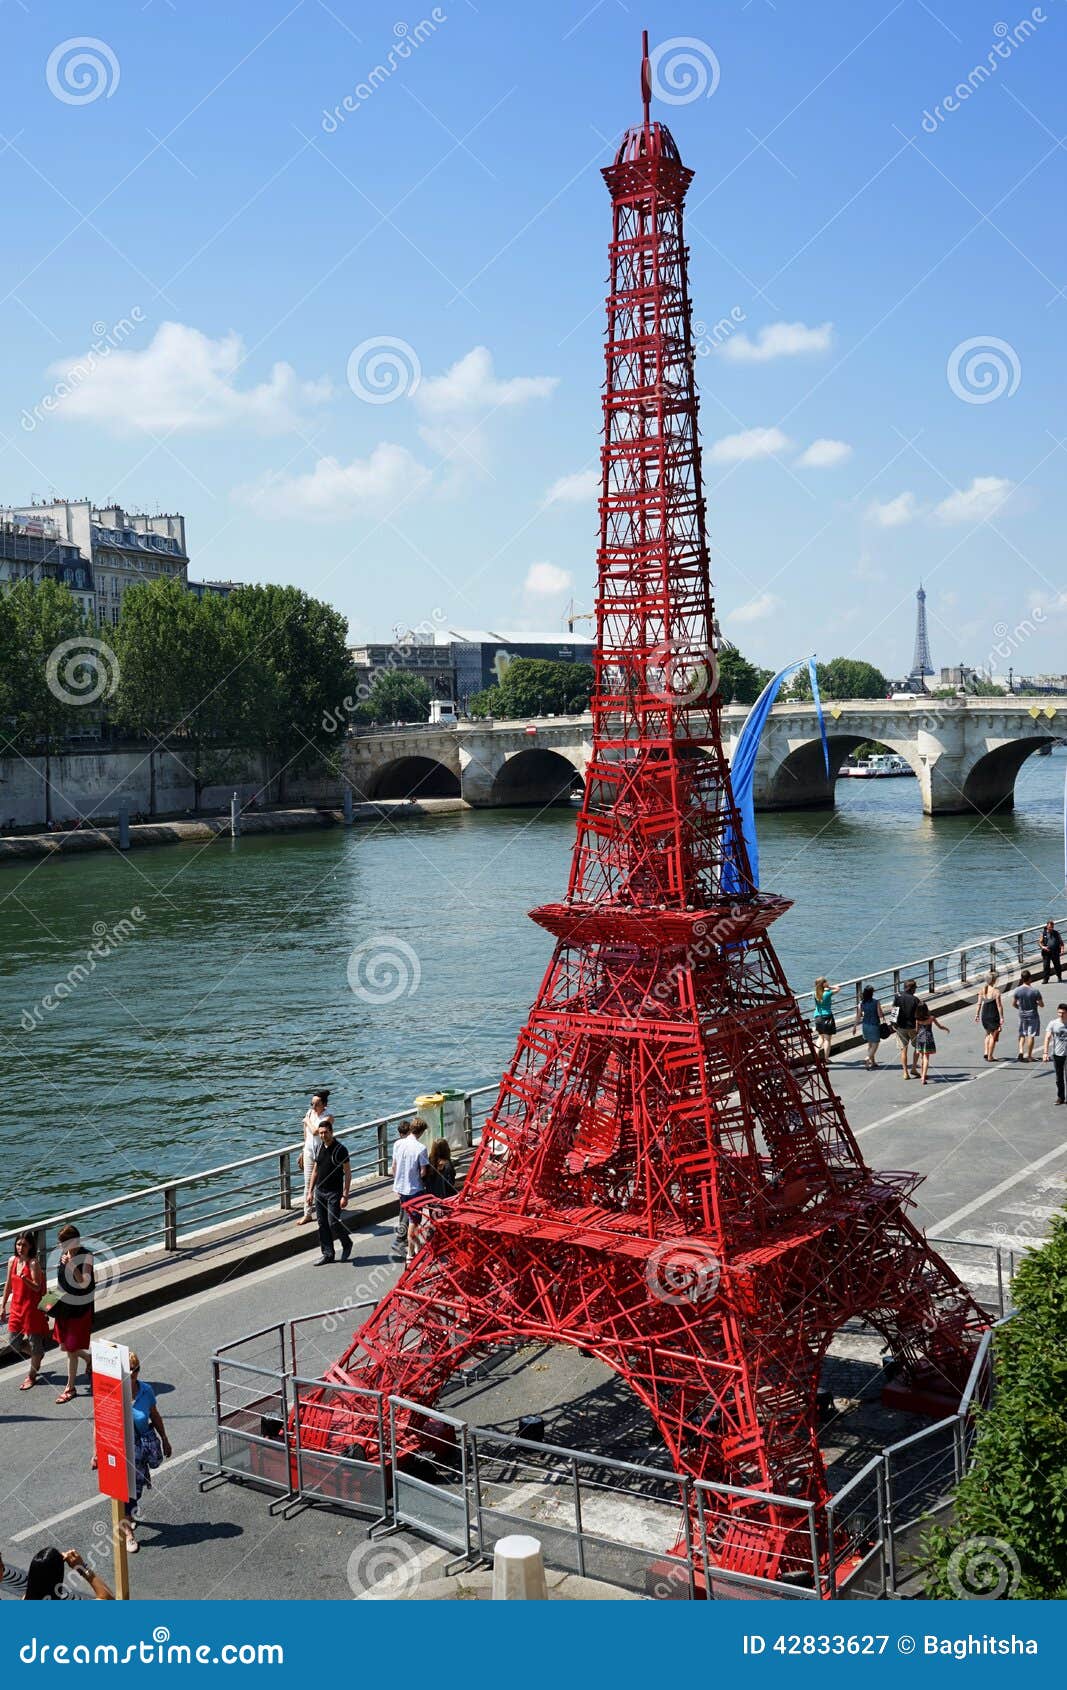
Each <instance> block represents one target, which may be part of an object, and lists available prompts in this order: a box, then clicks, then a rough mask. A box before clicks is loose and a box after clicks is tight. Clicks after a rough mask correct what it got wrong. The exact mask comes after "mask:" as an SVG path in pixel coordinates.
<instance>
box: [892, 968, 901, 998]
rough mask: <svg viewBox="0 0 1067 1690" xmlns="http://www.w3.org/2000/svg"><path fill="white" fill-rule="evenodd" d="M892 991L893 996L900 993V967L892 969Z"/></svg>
mask: <svg viewBox="0 0 1067 1690" xmlns="http://www.w3.org/2000/svg"><path fill="white" fill-rule="evenodd" d="M893 993H894V996H898V995H899V993H900V969H899V968H894V970H893Z"/></svg>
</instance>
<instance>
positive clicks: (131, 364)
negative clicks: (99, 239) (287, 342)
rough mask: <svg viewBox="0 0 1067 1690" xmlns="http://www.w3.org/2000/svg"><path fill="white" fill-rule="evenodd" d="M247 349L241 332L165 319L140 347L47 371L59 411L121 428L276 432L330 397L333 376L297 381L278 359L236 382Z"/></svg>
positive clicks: (90, 356)
mask: <svg viewBox="0 0 1067 1690" xmlns="http://www.w3.org/2000/svg"><path fill="white" fill-rule="evenodd" d="M244 355H245V354H244V342H243V341H242V339H241V337H240V335H238V334H227V335H223V336H222V337H221V339H219V340H211V339H210V338H209V336H208V335H205V334H201V332H200V330H199V329H194V328H190V327H189V325H188V324H187V323H161V324H160V326H159V328H158V329H157V330H156V332H155V334H154V336H153V337H152V340H151V342H150V343H149V345H148V346H146V347H145V348H144V350H143V351H142V352H126V351H122V350H113V351H111V352H110V353H109V354H108V355H107V356H104V355H102V354H101V353H99V352H96V353H94V352H92V351H90V352H87V353H85V354H84V355H83V357H81V358H80V359H60V360H59V361H58V362H57V363H55V364H52V365H51V366H50V367H49V371H48V373H49V375H51V376H55V377H56V378H57V382H58V384H59V385H60V386H61V388H62V389H64V390H65V391H60V393H59V396H58V400H57V404H56V413H57V414H58V415H60V416H64V417H71V418H76V419H77V420H79V421H82V422H95V423H103V424H104V425H105V427H108V428H110V429H112V430H113V431H114V432H115V433H119V434H128V433H130V432H131V431H134V430H137V429H144V430H146V431H147V432H149V433H153V434H155V433H169V432H171V431H178V430H183V431H186V432H190V433H191V432H192V431H193V430H199V429H216V428H224V427H228V426H234V427H248V428H253V429H256V430H258V431H260V432H262V433H266V434H279V433H284V432H285V431H286V430H289V429H293V428H295V427H297V425H298V424H299V423H300V421H301V417H302V415H303V413H304V411H306V410H307V409H308V408H309V407H310V406H314V405H318V404H321V403H322V401H323V400H324V399H328V398H329V396H330V384H329V382H328V381H325V380H323V381H300V380H299V379H298V377H297V374H296V371H295V370H294V369H293V367H292V365H291V364H280V363H279V364H275V365H274V366H273V367H272V369H271V372H270V377H269V380H267V381H264V382H260V383H259V385H258V386H257V387H238V386H237V384H236V380H237V376H238V374H239V371H240V367H241V363H242V361H243V359H244Z"/></svg>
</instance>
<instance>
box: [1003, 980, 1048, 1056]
mask: <svg viewBox="0 0 1067 1690" xmlns="http://www.w3.org/2000/svg"><path fill="white" fill-rule="evenodd" d="M1011 1001H1012V1003H1013V1004H1014V1005H1015V1007H1016V1009H1017V1010H1018V1011H1019V1054H1018V1056H1017V1057H1016V1058H1015V1060H1016V1062H1032V1061H1033V1060H1034V1040H1035V1039H1036V1038H1037V1035H1038V1034H1039V1033H1040V1031H1041V1017H1040V1016H1039V1014H1038V1010H1040V1009H1044V1007H1045V1000H1044V998H1043V997H1042V996H1041V993H1040V992H1039V991H1038V989H1037V987H1036V986H1035V985H1033V984H1032V982H1031V978H1030V970H1029V969H1028V968H1024V969H1023V971H1022V973H1021V974H1020V976H1019V984H1018V985H1017V986H1016V988H1015V996H1014V997H1013V998H1012V1000H1011Z"/></svg>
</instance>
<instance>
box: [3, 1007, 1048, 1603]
mask: <svg viewBox="0 0 1067 1690" xmlns="http://www.w3.org/2000/svg"><path fill="white" fill-rule="evenodd" d="M1060 995H1061V994H1060V991H1059V989H1058V988H1057V987H1056V985H1055V984H1053V985H1052V986H1050V987H1048V988H1047V989H1046V991H1045V1000H1046V1016H1047V1014H1048V1013H1049V1011H1050V1010H1052V1009H1054V1006H1055V1004H1056V1003H1057V1002H1058V1001H1059V997H1060ZM1063 995H1064V996H1065V997H1067V992H1065V993H1064V994H1063ZM1043 1019H1044V1018H1043ZM947 1020H948V1024H949V1026H950V1029H951V1030H950V1032H948V1033H939V1034H938V1035H937V1038H938V1053H937V1056H936V1057H935V1059H934V1070H933V1074H932V1077H931V1083H930V1084H929V1086H927V1087H926V1088H925V1089H924V1088H922V1087H920V1086H919V1085H918V1084H917V1083H916V1082H915V1081H905V1080H904V1079H903V1078H902V1076H901V1073H900V1067H899V1063H897V1064H895V1065H893V1064H892V1063H891V1061H890V1058H891V1056H892V1053H893V1052H894V1047H895V1041H892V1042H890V1041H886V1043H885V1045H884V1046H883V1054H884V1056H885V1058H886V1064H885V1067H884V1068H882V1069H881V1070H879V1071H878V1072H876V1073H867V1072H866V1071H865V1070H864V1067H863V1053H862V1050H860V1051H857V1050H848V1051H845V1052H844V1053H843V1054H842V1055H841V1056H840V1057H839V1058H837V1059H835V1060H834V1062H833V1064H832V1067H831V1073H832V1076H833V1081H834V1085H835V1087H836V1088H837V1090H838V1091H839V1092H840V1094H841V1096H842V1098H843V1099H844V1101H845V1104H846V1107H847V1109H848V1113H849V1118H850V1120H851V1122H852V1125H853V1128H854V1129H855V1130H856V1132H857V1134H858V1136H859V1143H860V1146H861V1148H862V1150H863V1153H864V1156H865V1157H866V1158H867V1160H868V1161H869V1162H870V1163H871V1164H872V1165H873V1166H875V1167H883V1168H908V1169H916V1170H918V1171H921V1172H922V1173H924V1174H925V1175H926V1182H925V1184H924V1185H923V1186H922V1187H921V1188H920V1191H919V1193H918V1198H919V1202H918V1208H917V1211H916V1213H917V1215H918V1218H919V1219H920V1221H921V1222H922V1224H923V1225H924V1226H926V1228H927V1230H928V1231H929V1232H930V1233H931V1234H932V1235H939V1236H946V1235H947V1236H950V1237H952V1238H954V1239H958V1240H961V1241H962V1242H961V1243H960V1244H959V1245H956V1246H952V1247H950V1248H948V1249H947V1250H946V1255H947V1256H948V1258H949V1260H950V1261H951V1262H952V1263H953V1265H954V1266H955V1267H956V1268H957V1270H958V1271H960V1272H961V1273H962V1274H963V1275H964V1276H966V1277H968V1278H969V1279H970V1281H971V1282H972V1283H973V1284H974V1286H975V1289H976V1290H977V1291H978V1292H979V1294H980V1295H983V1296H984V1297H985V1298H986V1299H987V1300H988V1299H989V1298H990V1296H991V1294H992V1293H993V1292H995V1285H993V1284H992V1283H991V1278H992V1275H991V1269H990V1265H989V1262H988V1260H986V1261H978V1260H977V1253H975V1252H969V1251H968V1249H967V1244H968V1242H972V1243H985V1244H1001V1245H1003V1246H1005V1247H1008V1248H1012V1247H1014V1248H1016V1249H1019V1250H1024V1249H1026V1248H1029V1247H1031V1246H1033V1245H1034V1244H1036V1243H1039V1242H1040V1241H1041V1238H1042V1237H1043V1235H1044V1233H1045V1232H1046V1230H1047V1227H1048V1223H1049V1221H1050V1220H1051V1218H1052V1216H1053V1215H1054V1214H1055V1213H1056V1211H1057V1210H1058V1209H1059V1208H1060V1206H1061V1205H1062V1203H1063V1202H1064V1198H1065V1196H1067V1186H1065V1181H1067V1110H1065V1111H1064V1115H1062V1116H1061V1115H1060V1113H1059V1110H1058V1109H1057V1108H1055V1107H1054V1099H1055V1088H1054V1083H1053V1077H1052V1070H1051V1065H1048V1066H1045V1065H1043V1064H1040V1063H1037V1062H1035V1063H1033V1064H1029V1065H1027V1064H1018V1063H1016V1062H1014V1061H1012V1060H1004V1059H1002V1060H1000V1061H998V1062H997V1063H995V1064H992V1065H991V1064H988V1063H985V1062H984V1061H983V1060H982V1039H981V1032H980V1029H979V1028H978V1027H977V1026H976V1025H975V1024H974V1020H973V1008H971V1007H967V1008H965V1009H961V1010H958V1011H956V1012H955V1013H951V1014H949V1015H948V1016H947ZM1013 1029H1014V1016H1013V1015H1009V1021H1008V1027H1007V1029H1006V1032H1005V1035H1004V1037H1003V1038H1002V1040H1001V1050H1002V1051H1003V1053H1004V1055H1005V1056H1006V1057H1009V1058H1010V1056H1011V1055H1012V1054H1013V1053H1014V1049H1015V1039H1014V1037H1013ZM294 1230H295V1229H294ZM308 1230H310V1229H303V1234H306V1232H307V1231H308ZM390 1230H391V1226H390V1223H389V1222H388V1221H384V1220H381V1219H376V1220H371V1219H369V1218H368V1219H367V1221H366V1222H365V1223H364V1226H363V1230H362V1231H361V1233H360V1235H359V1237H358V1240H357V1247H356V1250H355V1252H354V1259H353V1263H352V1264H351V1265H348V1266H343V1265H341V1264H338V1265H337V1266H335V1267H332V1268H318V1267H315V1266H313V1265H312V1262H313V1260H314V1254H315V1252H314V1250H313V1248H311V1240H308V1246H309V1248H308V1250H307V1252H306V1253H302V1254H301V1255H300V1256H299V1257H296V1258H293V1259H285V1260H281V1261H277V1262H275V1263H274V1264H273V1265H270V1266H267V1267H264V1268H263V1269H261V1270H259V1271H257V1272H255V1273H253V1274H251V1275H245V1276H243V1277H240V1278H234V1279H230V1280H228V1281H226V1282H224V1283H222V1284H219V1285H216V1286H215V1287H214V1288H213V1289H209V1290H202V1291H200V1292H198V1294H197V1295H195V1296H193V1297H189V1298H186V1299H185V1300H183V1301H178V1302H174V1303H172V1304H171V1305H169V1306H168V1307H166V1308H164V1309H162V1310H159V1311H157V1312H155V1313H151V1312H145V1313H142V1314H140V1315H138V1316H136V1317H135V1318H132V1319H130V1320H129V1321H127V1322H125V1323H124V1324H123V1325H122V1326H120V1327H116V1328H114V1330H113V1335H114V1336H115V1337H119V1338H122V1339H123V1340H126V1341H128V1342H130V1343H132V1344H133V1345H134V1346H135V1347H136V1348H137V1350H138V1352H139V1354H140V1357H141V1360H142V1364H143V1370H144V1374H145V1377H146V1378H148V1379H149V1380H150V1381H151V1382H152V1383H153V1384H154V1385H155V1386H156V1388H157V1390H158V1391H159V1407H160V1410H161V1412H162V1414H163V1416H164V1418H165V1420H166V1423H167V1428H168V1431H169V1433H170V1437H171V1441H172V1443H173V1445H174V1450H175V1457H174V1460H173V1461H171V1462H168V1463H166V1464H165V1465H164V1466H163V1467H162V1468H161V1469H159V1471H158V1472H157V1473H156V1474H155V1476H154V1484H153V1489H152V1491H151V1492H150V1493H149V1494H148V1495H147V1496H146V1498H145V1502H144V1506H143V1510H142V1512H143V1515H144V1520H145V1524H144V1526H143V1527H142V1530H141V1537H142V1540H143V1545H144V1547H143V1549H142V1550H141V1552H140V1553H139V1554H138V1555H137V1556H136V1557H135V1559H134V1560H133V1562H132V1563H131V1576H132V1585H133V1591H134V1594H135V1596H137V1597H142V1598H148V1597H151V1598H161V1597H194V1596H196V1597H207V1596H222V1597H252V1596H257V1597H258V1596H263V1595H264V1594H265V1593H268V1592H269V1593H270V1594H272V1595H277V1596H281V1597H305V1596H306V1597H309V1598H311V1597H336V1598H349V1597H350V1596H351V1595H352V1590H351V1588H350V1585H349V1582H348V1576H347V1570H348V1567H349V1560H350V1557H353V1556H355V1557H356V1559H355V1561H354V1562H353V1566H354V1568H355V1570H356V1576H357V1578H358V1576H360V1568H361V1567H362V1566H363V1565H364V1561H365V1559H366V1557H369V1555H370V1553H371V1552H370V1550H369V1548H368V1549H367V1550H366V1551H363V1552H362V1553H363V1555H364V1561H361V1560H360V1555H359V1553H357V1552H360V1551H361V1546H363V1545H364V1544H365V1542H366V1538H367V1533H366V1527H365V1525H364V1524H363V1523H361V1522H355V1521H352V1520H350V1519H348V1518H346V1517H343V1516H341V1515H334V1514H329V1513H327V1512H325V1511H318V1510H311V1509H306V1510H304V1511H303V1512H302V1513H300V1514H299V1516H298V1517H297V1518H295V1519H292V1520H289V1521H286V1520H284V1519H280V1518H274V1517H272V1516H271V1515H270V1514H269V1512H268V1506H267V1504H268V1499H267V1498H266V1497H265V1496H264V1495H262V1494H260V1493H257V1492H255V1491H252V1490H249V1489H245V1488H242V1487H240V1486H237V1485H233V1484H228V1485H222V1486H220V1487H218V1488H217V1489H212V1490H209V1491H207V1492H206V1493H204V1494H201V1493H200V1492H199V1491H198V1489H197V1476H198V1475H197V1468H196V1460H197V1456H198V1455H199V1454H203V1453H205V1452H206V1451H208V1450H209V1448H210V1446H211V1443H212V1402H211V1372H210V1358H211V1355H212V1354H213V1352H214V1350H215V1349H216V1348H217V1346H218V1345H220V1344H222V1343H226V1342H228V1341H229V1340H231V1339H234V1338H238V1337H241V1336H242V1335H244V1334H246V1333H249V1332H253V1331H255V1330H256V1329H257V1328H260V1327H263V1326H267V1325H269V1324H271V1323H272V1322H274V1321H278V1320H286V1319H289V1318H291V1317H293V1316H296V1315H305V1314H308V1313H310V1312H312V1311H314V1310H316V1309H329V1308H335V1307H337V1306H338V1305H340V1304H342V1303H344V1302H348V1303H350V1304H357V1303H360V1302H362V1301H365V1300H371V1299H374V1298H377V1297H380V1296H381V1294H382V1292H383V1290H384V1289H385V1288H386V1286H387V1285H388V1284H389V1283H391V1278H392V1275H393V1274H394V1273H395V1271H396V1270H395V1267H394V1266H393V1264H391V1263H390V1261H389V1258H388V1239H389V1234H390ZM303 1234H302V1236H303ZM352 1324H354V1321H347V1318H346V1317H343V1318H342V1320H341V1322H340V1324H339V1325H338V1323H336V1322H331V1323H326V1324H323V1326H322V1328H321V1332H320V1336H319V1340H318V1341H319V1343H320V1345H321V1353H322V1355H323V1357H324V1358H325V1357H327V1356H333V1355H335V1354H337V1353H339V1352H340V1350H341V1349H342V1348H343V1347H344V1344H345V1341H346V1338H347V1334H348V1331H349V1330H350V1327H351V1325H352ZM20 1377H21V1372H20V1371H17V1370H16V1369H14V1368H6V1369H4V1371H3V1373H2V1374H0V1408H2V1411H3V1412H2V1414H0V1426H2V1431H0V1436H2V1440H3V1441H2V1446H0V1447H2V1449H3V1462H2V1466H0V1470H2V1475H3V1476H2V1479H0V1554H2V1555H3V1558H4V1560H5V1561H9V1562H10V1563H12V1564H13V1565H16V1566H25V1564H26V1562H27V1560H28V1559H29V1557H30V1556H31V1555H32V1554H33V1552H34V1550H35V1549H37V1548H39V1547H41V1546H43V1545H45V1544H50V1543H55V1544H57V1545H58V1546H59V1547H60V1548H63V1549H65V1548H68V1547H75V1548H78V1549H80V1550H81V1551H82V1553H83V1554H85V1555H86V1556H88V1555H89V1554H90V1553H93V1554H94V1555H96V1556H97V1557H98V1558H99V1559H98V1562H97V1564H98V1565H99V1568H100V1570H101V1572H102V1573H103V1574H104V1576H105V1577H107V1576H108V1564H109V1557H110V1546H109V1543H108V1539H107V1524H106V1517H107V1516H106V1506H107V1505H106V1504H103V1503H101V1502H100V1501H98V1500H97V1499H96V1497H95V1496H94V1492H93V1483H94V1479H93V1475H92V1474H91V1473H90V1471H89V1457H90V1453H91V1448H90V1416H91V1403H90V1400H89V1399H88V1398H87V1397H79V1398H77V1400H76V1401H75V1402H73V1403H70V1404H67V1405H66V1406H64V1407H62V1408H61V1407H57V1406H56V1404H55V1402H54V1398H55V1396H56V1395H57V1393H58V1389H59V1375H58V1371H57V1369H56V1367H55V1365H54V1358H52V1357H50V1358H49V1366H48V1378H49V1383H48V1385H46V1386H38V1387H37V1389H35V1390H34V1391H32V1392H24V1393H20V1392H19V1391H18V1383H19V1379H20ZM530 1406H531V1407H536V1406H538V1405H537V1404H536V1403H533V1402H531V1404H530ZM386 1541H387V1542H389V1543H395V1542H397V1541H398V1540H396V1539H389V1540H386ZM404 1541H405V1542H407V1543H408V1544H409V1546H410V1552H411V1553H412V1554H413V1555H414V1556H415V1557H416V1560H417V1565H418V1568H419V1570H421V1572H422V1574H423V1576H426V1577H429V1576H432V1575H433V1574H434V1572H435V1571H439V1569H440V1567H441V1565H442V1563H443V1560H444V1559H446V1558H447V1557H446V1556H444V1554H443V1553H442V1552H440V1551H438V1550H436V1549H433V1548H429V1547H427V1546H426V1545H424V1544H421V1543H419V1542H418V1541H417V1540H414V1539H412V1540H404Z"/></svg>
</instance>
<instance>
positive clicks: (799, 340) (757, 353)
mask: <svg viewBox="0 0 1067 1690" xmlns="http://www.w3.org/2000/svg"><path fill="white" fill-rule="evenodd" d="M833 332H834V325H833V324H832V323H820V324H819V326H818V328H811V329H809V328H808V326H807V324H806V323H767V324H766V325H765V326H764V327H763V328H762V329H760V331H759V334H758V335H757V336H756V338H755V340H750V339H749V337H748V335H747V334H735V335H732V336H731V338H730V339H729V340H726V341H724V342H723V344H722V346H720V348H719V356H720V357H721V358H727V359H729V361H730V362H731V363H733V364H766V363H769V362H770V360H771V359H772V358H795V357H797V356H798V355H799V354H800V353H803V352H827V351H829V348H830V342H831V340H832V339H833Z"/></svg>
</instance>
